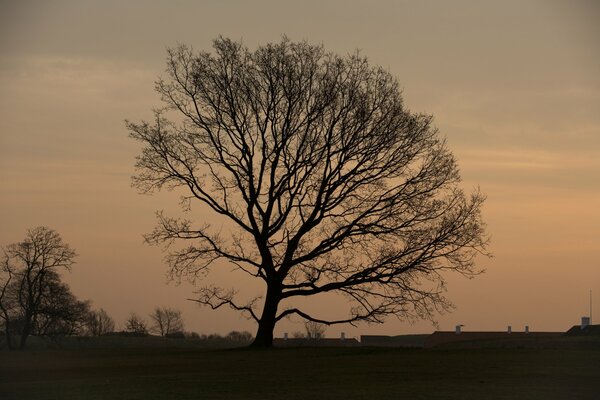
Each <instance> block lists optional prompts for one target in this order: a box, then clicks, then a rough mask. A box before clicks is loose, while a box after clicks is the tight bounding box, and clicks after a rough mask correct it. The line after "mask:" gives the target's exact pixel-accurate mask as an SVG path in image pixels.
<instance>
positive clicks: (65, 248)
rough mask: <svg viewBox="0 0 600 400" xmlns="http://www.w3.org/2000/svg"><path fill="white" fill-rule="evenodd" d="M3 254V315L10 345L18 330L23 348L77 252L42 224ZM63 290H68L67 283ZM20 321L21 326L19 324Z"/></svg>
mask: <svg viewBox="0 0 600 400" xmlns="http://www.w3.org/2000/svg"><path fill="white" fill-rule="evenodd" d="M3 255H4V257H3V263H2V268H1V270H0V273H1V274H2V278H1V282H2V284H1V288H2V290H1V292H0V310H1V312H2V313H1V317H2V319H3V321H4V327H5V334H6V340H7V344H8V345H9V347H12V341H11V337H10V336H11V335H12V332H17V333H18V335H19V337H20V342H19V348H20V349H23V348H24V347H25V345H26V342H27V338H28V337H29V335H30V334H32V333H33V332H34V330H35V327H36V324H37V319H38V317H40V313H41V309H42V307H43V306H45V305H47V303H48V302H49V301H51V300H52V299H51V296H52V285H54V288H55V289H56V285H57V283H56V282H57V280H58V275H57V271H59V270H61V269H66V270H70V269H71V265H73V263H74V259H75V257H76V253H75V251H74V250H73V249H71V247H70V246H69V245H68V244H66V243H64V242H63V240H62V238H61V237H60V235H59V234H58V233H56V232H55V231H53V230H52V229H49V228H46V227H38V228H35V229H30V230H28V231H27V235H26V237H25V239H24V240H23V241H22V242H19V243H13V244H10V245H8V246H6V247H5V248H3ZM61 290H62V292H63V293H64V287H63V288H61ZM55 294H56V291H55ZM69 294H70V292H69ZM16 321H18V324H17V325H18V326H15V323H16Z"/></svg>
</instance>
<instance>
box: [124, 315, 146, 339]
mask: <svg viewBox="0 0 600 400" xmlns="http://www.w3.org/2000/svg"><path fill="white" fill-rule="evenodd" d="M125 331H126V332H129V333H133V334H135V335H139V336H145V335H147V334H148V328H147V327H146V322H145V321H144V320H143V319H142V318H140V317H139V316H138V315H137V314H136V313H131V314H130V315H129V318H128V319H127V321H126V322H125Z"/></svg>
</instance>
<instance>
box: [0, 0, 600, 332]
mask: <svg viewBox="0 0 600 400" xmlns="http://www.w3.org/2000/svg"><path fill="white" fill-rule="evenodd" d="M284 34H285V35H287V36H288V37H289V38H290V39H292V40H303V39H306V40H308V41H309V42H312V43H322V44H324V46H325V47H326V49H328V50H330V51H334V52H337V53H341V54H345V53H349V52H353V51H354V50H356V49H360V51H361V53H362V54H363V55H365V56H367V57H368V58H369V60H370V61H371V63H372V64H375V65H382V66H383V67H385V68H387V69H388V70H389V71H390V72H391V73H392V74H393V75H395V76H396V77H398V80H399V82H400V84H401V85H402V87H403V88H404V99H405V103H406V104H407V105H408V107H409V108H410V109H411V110H413V111H418V112H425V113H430V114H433V115H434V116H435V121H436V125H437V127H438V128H439V130H440V132H441V134H442V135H444V136H445V137H446V138H447V140H448V143H449V146H450V148H451V149H452V150H453V152H454V154H455V155H456V156H457V158H458V161H459V165H460V168H461V172H462V176H463V179H464V187H465V188H466V189H468V190H470V189H471V188H473V187H476V186H480V187H481V190H482V191H483V192H484V193H486V194H487V197H488V199H487V202H486V204H485V207H484V218H485V220H486V221H487V223H488V231H489V233H490V235H491V237H492V243H491V247H490V250H491V251H492V252H493V253H494V258H493V259H482V260H481V261H480V265H481V266H482V267H484V268H485V269H486V273H485V274H483V275H481V276H479V277H477V278H475V279H472V280H468V279H465V278H463V277H460V276H453V275H449V276H448V281H449V286H448V293H447V294H448V297H449V298H450V299H451V300H452V301H453V302H454V303H455V305H456V310H455V311H454V312H453V313H451V314H445V315H443V316H440V317H439V318H438V322H439V324H440V328H441V329H445V330H451V329H453V327H454V325H456V324H464V325H465V327H464V329H465V330H504V329H505V328H506V326H507V325H512V327H513V330H522V329H523V327H524V326H525V325H529V326H530V327H531V329H532V330H537V331H543V330H559V331H562V330H566V329H567V328H569V327H570V326H571V325H573V324H576V323H578V321H579V318H580V317H581V316H583V315H587V314H588V307H589V291H590V289H591V290H593V292H594V293H595V297H596V300H595V301H594V303H595V309H596V310H598V311H597V312H596V313H595V314H596V317H595V318H594V320H595V321H596V322H600V45H599V43H598V42H599V39H600V3H598V2H595V1H593V0H590V1H566V0H565V1H562V2H560V1H548V0H546V1H522V0H518V1H513V0H510V1H501V2H492V1H489V2H488V1H463V0H461V1H452V2H447V1H442V0H440V1H377V2H371V1H325V0H321V1H302V2H291V1H290V2H285V1H254V2H247V1H204V2H196V1H193V2H192V1H169V2H167V1H163V2H159V1H141V0H137V1H84V0H74V1H23V0H21V1H4V0H0V244H2V245H6V244H9V243H12V242H16V241H19V240H21V239H22V238H23V237H24V235H25V231H26V230H27V229H28V228H32V227H35V226H38V225H46V226H49V227H51V228H53V229H55V230H57V231H58V232H59V233H60V234H61V235H62V236H63V238H64V239H65V241H67V242H68V243H69V244H71V245H72V246H73V247H74V248H75V249H76V250H77V252H78V253H79V257H78V259H77V264H76V265H75V266H74V268H73V271H72V273H70V274H68V275H65V280H66V281H67V282H68V283H69V284H70V286H71V288H72V290H73V292H74V293H75V294H76V295H77V296H78V297H80V298H83V299H91V300H92V301H93V306H94V307H98V308H99V307H102V308H104V309H106V310H107V311H108V312H109V314H111V315H112V316H113V317H114V318H115V320H116V321H117V324H118V325H120V326H121V327H122V326H123V322H124V320H125V318H126V317H127V315H128V314H129V313H130V312H132V311H135V312H137V313H139V314H141V315H146V314H148V313H149V312H150V311H151V309H152V308H153V307H155V306H158V305H160V306H171V307H176V308H179V309H181V310H182V311H183V313H184V318H185V322H186V327H187V328H188V329H190V330H196V331H198V332H202V333H211V332H218V333H226V332H228V331H230V330H233V329H237V330H240V329H247V330H250V331H252V332H253V333H254V330H255V326H254V323H252V322H250V321H247V320H245V319H244V318H242V317H240V316H239V315H238V314H236V313H234V312H233V311H228V310H223V311H216V312H215V311H209V310H207V309H203V308H199V307H198V306H197V305H195V304H193V303H191V302H189V301H187V300H186V298H188V297H192V296H193V288H192V287H191V286H190V285H189V284H185V283H184V284H181V285H179V286H177V285H175V284H173V283H170V284H168V282H167V279H166V272H167V270H166V267H165V266H164V264H163V262H162V257H163V254H162V252H161V249H160V248H155V247H150V246H148V245H145V244H144V243H143V241H142V234H143V233H146V232H149V231H150V230H151V229H152V227H153V225H154V222H155V219H154V211H155V210H159V209H164V210H166V211H169V210H172V211H173V210H177V209H178V197H177V195H175V194H173V193H162V194H159V195H153V196H143V195H139V194H138V193H137V192H136V190H135V189H132V188H131V187H130V177H131V175H132V173H133V164H134V157H135V155H136V154H137V152H138V150H139V148H138V145H137V144H136V143H135V142H133V141H132V140H131V139H129V138H128V136H127V131H126V129H125V126H124V122H123V120H124V119H126V118H127V119H130V120H133V121H139V120H141V119H150V118H151V117H152V112H151V110H152V108H153V107H156V106H160V101H159V97H158V95H157V94H156V93H155V92H154V91H153V86H154V81H155V80H156V78H157V77H158V76H159V75H160V74H162V73H163V71H164V69H165V57H166V52H165V49H166V48H167V47H172V46H175V45H176V44H177V43H185V44H188V45H191V46H193V47H194V48H196V49H209V48H210V46H211V42H212V40H213V39H214V38H215V37H217V36H218V35H223V36H226V37H230V38H232V39H236V40H239V39H241V40H243V42H244V43H245V44H246V45H247V46H249V47H250V48H254V47H255V46H256V45H257V44H264V43H267V42H273V41H279V40H280V39H281V37H282V35H284ZM197 217H199V218H200V219H201V218H202V217H203V216H197ZM217 278H218V279H222V278H223V276H222V275H219V276H217ZM252 287H253V286H252V285H251V286H249V287H248V288H246V289H245V291H247V292H248V294H252V289H251V288H252ZM336 310H340V311H341V310H344V307H343V304H337V303H332V304H328V305H327V307H326V311H327V312H334V311H336ZM342 312H343V311H342ZM341 316H343V315H341ZM301 329H302V325H301V323H299V322H297V321H285V322H283V323H280V324H279V325H278V326H277V328H276V334H277V335H281V334H282V333H283V332H293V331H296V330H301ZM433 329H434V328H433V326H432V325H431V323H429V322H417V323H415V324H412V325H411V324H408V323H406V322H403V321H399V320H396V319H393V318H392V319H389V320H388V322H387V323H386V324H384V325H361V326H360V327H359V328H351V327H335V328H334V327H332V328H329V329H328V331H327V334H328V336H337V335H338V334H339V332H340V331H345V332H346V334H347V336H357V335H360V334H367V333H369V334H402V333H412V332H430V331H432V330H433Z"/></svg>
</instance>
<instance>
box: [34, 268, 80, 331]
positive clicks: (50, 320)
mask: <svg viewBox="0 0 600 400" xmlns="http://www.w3.org/2000/svg"><path fill="white" fill-rule="evenodd" d="M89 312H90V302H89V301H81V300H79V299H77V297H75V295H74V294H73V293H72V292H71V289H70V288H69V286H68V285H67V284H65V283H64V282H61V279H60V276H59V275H58V274H57V273H56V272H54V271H50V272H48V276H47V277H46V284H45V289H44V293H43V295H42V301H41V303H40V306H39V308H38V312H37V316H36V318H35V320H34V324H33V328H32V330H31V333H32V334H33V335H39V336H58V335H79V334H82V333H84V330H85V325H86V321H87V318H88V315H89Z"/></svg>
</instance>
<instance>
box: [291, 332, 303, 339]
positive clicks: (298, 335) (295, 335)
mask: <svg viewBox="0 0 600 400" xmlns="http://www.w3.org/2000/svg"><path fill="white" fill-rule="evenodd" d="M292 337H293V338H294V339H305V338H306V333H304V332H302V331H294V332H292Z"/></svg>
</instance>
